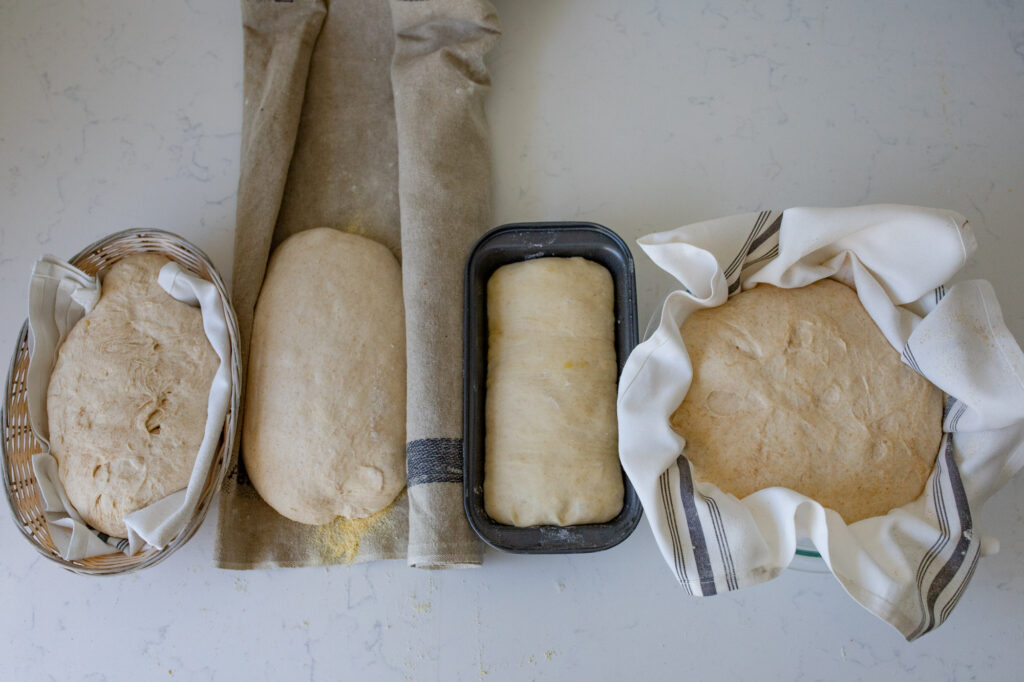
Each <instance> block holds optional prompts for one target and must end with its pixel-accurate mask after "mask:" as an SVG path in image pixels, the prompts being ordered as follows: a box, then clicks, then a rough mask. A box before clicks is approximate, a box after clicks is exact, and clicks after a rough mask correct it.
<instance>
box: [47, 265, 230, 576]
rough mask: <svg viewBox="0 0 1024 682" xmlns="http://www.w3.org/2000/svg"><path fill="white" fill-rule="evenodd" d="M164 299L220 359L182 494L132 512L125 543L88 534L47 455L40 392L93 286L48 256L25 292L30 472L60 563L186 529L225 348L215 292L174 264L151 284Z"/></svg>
mask: <svg viewBox="0 0 1024 682" xmlns="http://www.w3.org/2000/svg"><path fill="white" fill-rule="evenodd" d="M157 281H158V282H159V284H160V286H161V287H163V289H164V291H166V292H167V293H169V294H170V295H171V296H173V297H174V298H176V299H178V300H179V301H182V302H184V303H187V304H189V305H193V306H198V307H199V308H200V309H201V311H202V315H203V329H204V330H205V332H206V337H207V338H208V339H209V341H210V345H211V346H213V349H214V351H216V353H217V356H218V357H219V358H220V366H219V367H218V369H217V372H216V374H215V375H214V378H213V382H212V385H211V386H210V395H209V400H208V402H207V411H206V430H205V432H204V434H203V440H202V443H201V444H200V446H199V452H198V454H197V456H196V462H195V465H194V466H193V468H192V475H191V477H190V478H189V482H188V487H186V488H185V489H184V490H179V491H177V492H175V493H172V494H170V495H168V496H167V497H165V498H163V499H161V500H158V501H156V502H154V503H153V504H150V505H149V506H147V507H143V508H142V509H139V510H136V511H134V512H132V513H131V514H128V515H127V516H126V517H125V525H126V526H127V527H128V537H127V538H111V537H109V536H107V535H105V534H103V533H99V532H98V531H96V530H94V529H92V528H89V527H88V526H87V525H86V524H85V523H84V522H83V521H82V519H81V517H80V516H79V515H78V513H77V512H76V511H75V509H74V507H73V506H72V505H71V503H70V502H69V501H68V498H67V495H66V493H65V491H64V486H63V485H61V482H60V478H59V476H58V474H57V461H56V460H55V459H54V458H53V456H52V455H50V453H49V438H48V437H49V425H48V423H47V414H46V392H47V387H48V386H49V383H50V374H51V372H52V371H53V365H54V362H55V360H56V357H57V349H58V348H60V344H61V343H62V342H63V341H64V339H65V337H66V336H67V334H68V332H70V331H71V329H72V328H73V327H74V326H75V323H76V322H78V321H79V320H80V319H81V318H82V317H83V316H85V315H86V314H87V313H88V312H89V311H91V310H92V308H93V307H94V306H95V305H96V302H97V301H99V298H100V287H101V284H100V281H99V280H98V279H97V278H96V277H93V276H91V275H87V274H86V273H84V272H82V271H81V270H79V269H78V268H75V267H74V266H72V265H70V264H68V263H67V262H65V261H63V260H61V259H59V258H56V257H55V256H44V257H43V258H41V259H40V260H39V261H38V262H37V263H36V265H35V267H34V268H33V270H32V279H31V283H30V286H29V329H30V332H31V333H30V336H29V349H30V351H29V353H30V359H29V368H28V377H27V389H28V403H29V419H30V421H31V423H32V430H33V432H34V433H35V435H36V437H37V438H39V439H40V440H41V441H42V442H43V443H44V446H45V450H44V452H42V453H39V454H36V455H33V457H32V469H33V472H34V474H35V477H36V481H37V483H38V484H39V490H40V493H41V496H42V503H43V509H44V510H45V516H46V523H47V527H48V529H49V532H50V537H51V538H52V539H53V542H54V545H55V546H56V547H57V550H58V551H59V552H60V554H61V556H62V557H63V558H64V559H66V560H69V561H71V560H75V559H84V558H87V557H91V556H98V555H101V554H110V553H111V552H113V551H117V550H121V551H123V552H125V553H126V554H128V555H129V556H130V555H133V554H135V553H136V552H137V551H138V550H140V549H142V548H143V547H144V546H146V545H150V546H152V547H156V548H161V549H162V548H163V547H164V546H166V545H167V543H169V542H170V541H171V540H173V539H174V538H175V537H176V536H177V535H178V533H180V532H181V531H182V529H184V528H185V526H186V525H188V522H189V520H190V519H191V518H192V515H193V513H194V511H195V508H196V505H197V504H198V502H199V497H200V495H201V493H202V490H203V486H204V485H205V483H206V479H207V476H208V475H209V471H210V466H211V465H212V462H213V460H214V457H215V455H216V452H217V445H218V442H219V440H220V435H221V431H222V430H223V425H224V419H225V417H226V415H227V410H228V405H229V403H230V400H231V340H230V337H229V334H228V326H227V319H226V317H225V313H224V304H223V302H222V300H221V297H220V293H219V292H218V291H217V287H216V286H214V285H213V284H212V283H210V282H207V281H206V280H204V279H202V278H200V277H197V276H195V275H192V274H191V273H189V272H187V271H185V270H184V269H182V268H181V267H180V266H179V265H178V264H177V263H174V262H171V263H168V264H167V265H165V266H163V268H161V269H160V274H159V277H158V279H157Z"/></svg>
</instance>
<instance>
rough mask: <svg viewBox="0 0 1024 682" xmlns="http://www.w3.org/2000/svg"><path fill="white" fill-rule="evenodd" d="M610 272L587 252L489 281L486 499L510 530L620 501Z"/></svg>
mask: <svg viewBox="0 0 1024 682" xmlns="http://www.w3.org/2000/svg"><path fill="white" fill-rule="evenodd" d="M613 293H614V290H613V287H612V278H611V275H610V274H609V272H608V271H607V270H606V269H605V268H604V267H602V266H600V265H598V264H597V263H593V262H591V261H588V260H585V259H583V258H538V259H535V260H529V261H525V262H522V263H513V264H510V265H505V266H502V267H501V268H498V270H497V271H495V273H494V275H492V276H491V279H490V281H489V282H488V283H487V317H488V326H489V346H488V351H487V397H486V415H485V418H486V431H487V433H486V457H485V462H484V506H485V508H486V510H487V513H488V514H489V515H490V516H491V518H492V519H494V520H495V521H498V522H499V523H505V524H511V525H514V526H533V525H540V524H554V525H559V526H568V525H573V524H579V523H601V522H605V521H609V520H611V519H613V518H615V517H616V516H617V515H618V513H619V511H620V510H621V509H622V500H623V484H622V471H621V468H620V466H619V459H618V441H617V429H616V417H615V392H616V377H617V365H616V361H615V337H614V334H615V315H614V306H613V300H614V299H613Z"/></svg>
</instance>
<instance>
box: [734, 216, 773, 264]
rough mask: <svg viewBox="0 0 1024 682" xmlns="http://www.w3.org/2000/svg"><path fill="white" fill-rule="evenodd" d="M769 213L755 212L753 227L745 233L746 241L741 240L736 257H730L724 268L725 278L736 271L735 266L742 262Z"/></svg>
mask: <svg viewBox="0 0 1024 682" xmlns="http://www.w3.org/2000/svg"><path fill="white" fill-rule="evenodd" d="M771 214H772V212H771V211H761V212H760V213H758V214H757V220H755V221H754V227H753V228H752V229H751V230H750V234H748V235H747V239H746V241H744V242H743V247H742V248H741V249H740V251H739V253H737V254H736V257H735V258H733V259H732V262H731V263H729V267H727V268H726V269H725V278H726V279H729V278H730V277H732V273H733V272H735V271H736V268H738V267H740V265H742V264H743V261H744V260H745V259H746V257H747V254H748V253H749V252H750V245H751V243H753V241H754V239H755V238H756V237H757V233H758V231H760V229H761V228H762V227H764V224H765V223H766V222H767V221H768V216H770V215H771Z"/></svg>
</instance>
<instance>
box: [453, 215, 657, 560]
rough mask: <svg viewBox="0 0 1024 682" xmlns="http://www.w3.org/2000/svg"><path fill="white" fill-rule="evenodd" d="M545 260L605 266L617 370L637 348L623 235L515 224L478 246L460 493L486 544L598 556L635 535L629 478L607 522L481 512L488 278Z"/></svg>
mask: <svg viewBox="0 0 1024 682" xmlns="http://www.w3.org/2000/svg"><path fill="white" fill-rule="evenodd" d="M543 256H558V257H563V258H564V257H570V256H582V257H583V258H587V259H589V260H592V261H594V262H596V263H600V264H601V265H603V266H604V267H606V268H607V269H608V271H609V272H611V274H612V280H613V281H614V284H615V351H616V355H617V356H618V365H619V373H620V375H621V373H622V366H623V365H624V364H625V362H626V358H627V357H629V353H630V352H631V351H632V350H633V347H634V346H635V345H636V344H637V313H636V278H635V275H634V272H633V257H632V256H631V255H630V253H629V248H628V247H627V246H626V244H625V243H624V242H623V241H622V239H621V238H619V236H618V235H617V234H615V233H614V232H612V231H611V230H609V229H608V228H606V227H602V226H601V225H595V224H593V223H517V224H511V225H503V226H502V227H497V228H495V229H493V230H491V231H490V232H488V233H487V234H485V235H484V236H483V237H481V238H480V241H478V242H477V243H476V246H474V247H473V250H472V251H471V252H470V254H469V259H468V260H467V262H466V285H465V286H466V289H465V318H464V325H465V327H464V330H463V346H464V348H463V350H464V354H463V363H464V365H463V429H464V434H465V439H464V441H463V450H462V454H463V496H464V502H465V507H466V516H467V518H468V519H469V525H470V526H472V528H473V530H474V531H476V534H477V535H479V536H480V538H481V539H482V540H483V541H484V542H486V543H487V544H489V545H491V546H492V547H495V548H497V549H502V550H505V551H508V552H517V553H521V554H567V553H575V552H597V551H600V550H602V549H608V548H609V547H613V546H615V545H617V544H619V543H620V542H622V541H623V540H625V539H626V538H627V537H629V534H630V533H632V532H633V529H634V528H636V526H637V524H638V523H639V522H640V516H641V514H642V510H641V507H640V500H639V499H638V498H637V495H636V492H635V491H634V490H633V486H632V485H630V483H629V479H628V478H626V474H625V472H623V474H622V480H623V483H624V484H625V490H626V492H625V499H624V500H623V505H622V511H621V512H620V513H619V515H618V516H617V517H615V518H614V519H612V520H611V521H609V522H607V523H594V524H581V525H577V526H531V527H529V528H516V527H514V526H508V525H505V524H501V523H497V522H496V521H494V520H492V519H491V517H489V516H488V515H487V512H486V511H485V510H484V494H483V489H484V439H485V435H486V434H485V433H484V430H485V422H484V409H485V407H484V406H485V404H486V400H487V280H488V279H490V277H491V274H493V273H494V271H495V270H497V269H498V268H499V267H501V266H502V265H505V264H507V263H515V262H517V261H523V260H529V259H531V258H540V257H543Z"/></svg>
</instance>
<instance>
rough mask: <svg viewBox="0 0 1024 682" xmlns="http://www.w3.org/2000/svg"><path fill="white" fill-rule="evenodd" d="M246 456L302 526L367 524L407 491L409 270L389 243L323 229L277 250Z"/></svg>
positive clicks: (256, 353) (255, 360) (260, 481)
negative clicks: (344, 521)
mask: <svg viewBox="0 0 1024 682" xmlns="http://www.w3.org/2000/svg"><path fill="white" fill-rule="evenodd" d="M242 453H243V458H244V461H245V468H246V471H247V473H248V475H249V478H250V479H251V480H252V484H253V486H255V488H256V490H257V491H258V492H259V494H260V495H261V496H262V497H263V499H264V500H265V501H266V502H267V504H269V505H270V506H271V507H273V508H274V509H275V510H276V511H277V512H278V513H280V514H281V515H283V516H286V517H287V518H289V519H291V520H293V521H297V522H299V523H305V524H311V525H321V524H325V523H328V522H330V521H332V520H333V519H334V518H336V517H338V516H343V517H346V518H362V517H365V516H369V515H371V514H373V513H375V512H378V511H380V510H381V509H384V508H385V507H387V506H388V505H389V504H391V502H392V501H393V500H394V499H395V497H397V496H398V494H399V493H400V492H401V491H402V488H404V487H405V314H404V305H403V301H402V270H401V267H400V266H399V264H398V261H397V260H395V257H394V256H393V255H392V254H391V252H390V251H388V249H387V248H386V247H385V246H383V245H382V244H379V243H377V242H375V241H372V240H369V239H366V238H365V237H359V236H356V235H353V234H348V233H345V232H340V231H338V230H333V229H329V228H317V229H313V230H306V231H304V232H300V233H298V234H295V235H293V236H292V237H289V238H288V239H286V240H285V241H284V242H283V243H282V244H281V245H280V246H279V247H277V250H275V251H274V254H273V256H272V257H271V259H270V263H269V265H268V266H267V274H266V277H265V279H264V280H263V288H262V289H261V290H260V297H259V300H258V301H257V303H256V311H255V316H254V320H253V330H252V344H251V346H250V349H249V371H248V379H247V380H246V399H245V419H244V421H243V424H242Z"/></svg>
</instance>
